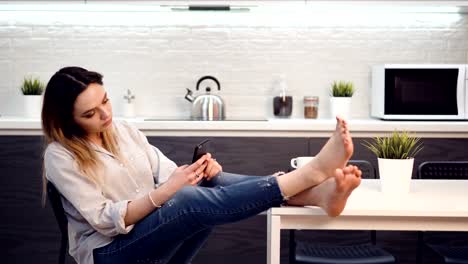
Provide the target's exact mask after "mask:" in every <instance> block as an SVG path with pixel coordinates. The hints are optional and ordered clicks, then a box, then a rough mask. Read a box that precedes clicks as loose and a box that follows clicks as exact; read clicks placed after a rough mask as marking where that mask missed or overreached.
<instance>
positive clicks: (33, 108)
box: [23, 95, 42, 118]
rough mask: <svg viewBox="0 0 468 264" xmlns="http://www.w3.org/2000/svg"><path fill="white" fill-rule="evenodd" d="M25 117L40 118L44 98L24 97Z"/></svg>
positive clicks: (38, 96) (37, 96) (36, 96)
mask: <svg viewBox="0 0 468 264" xmlns="http://www.w3.org/2000/svg"><path fill="white" fill-rule="evenodd" d="M23 98H24V100H23V109H24V116H25V117H30V118H40V117H41V111H42V96H40V95H23Z"/></svg>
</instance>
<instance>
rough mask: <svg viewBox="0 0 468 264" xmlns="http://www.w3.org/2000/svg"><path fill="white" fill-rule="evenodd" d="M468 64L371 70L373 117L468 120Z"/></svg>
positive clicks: (416, 65) (387, 65) (425, 65)
mask: <svg viewBox="0 0 468 264" xmlns="http://www.w3.org/2000/svg"><path fill="white" fill-rule="evenodd" d="M467 72H468V65H466V64H384V65H377V66H374V67H373V68H372V87H371V95H370V98H371V116H373V117H377V118H381V119H384V120H468V92H467V90H468V74H467Z"/></svg>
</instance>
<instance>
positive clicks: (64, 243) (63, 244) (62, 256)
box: [59, 236, 68, 264]
mask: <svg viewBox="0 0 468 264" xmlns="http://www.w3.org/2000/svg"><path fill="white" fill-rule="evenodd" d="M67 245H68V237H67V236H62V240H61V241H60V256H59V264H65V255H66V253H67Z"/></svg>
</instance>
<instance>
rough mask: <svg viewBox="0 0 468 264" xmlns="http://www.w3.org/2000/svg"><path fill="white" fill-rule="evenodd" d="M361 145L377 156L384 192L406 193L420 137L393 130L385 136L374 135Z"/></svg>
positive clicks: (419, 146)
mask: <svg viewBox="0 0 468 264" xmlns="http://www.w3.org/2000/svg"><path fill="white" fill-rule="evenodd" d="M363 145H364V146H365V147H366V148H367V149H369V150H370V151H372V152H373V153H374V154H375V155H376V156H377V158H378V165H379V175H380V182H381V186H382V191H383V192H385V193H398V194H403V193H408V192H409V187H410V183H411V175H412V174H413V165H414V156H416V154H418V153H419V151H421V149H422V148H423V147H422V142H421V141H420V138H418V137H415V136H412V135H410V134H409V133H408V132H406V131H403V132H397V131H394V132H393V134H392V135H390V136H386V137H375V138H374V139H373V141H372V142H368V141H364V143H363Z"/></svg>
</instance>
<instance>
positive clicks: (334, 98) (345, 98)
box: [330, 81, 355, 119]
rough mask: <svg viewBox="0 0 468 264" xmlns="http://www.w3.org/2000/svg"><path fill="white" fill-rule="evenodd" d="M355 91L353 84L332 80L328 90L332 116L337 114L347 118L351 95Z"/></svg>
mask: <svg viewBox="0 0 468 264" xmlns="http://www.w3.org/2000/svg"><path fill="white" fill-rule="evenodd" d="M354 92H355V89H354V84H353V83H352V82H346V81H338V82H337V81H334V82H333V84H332V87H331V90H330V96H331V97H330V110H331V116H332V118H335V116H337V115H339V116H341V117H343V118H345V119H348V118H349V115H350V114H349V113H350V111H351V97H352V96H353V94H354Z"/></svg>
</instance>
